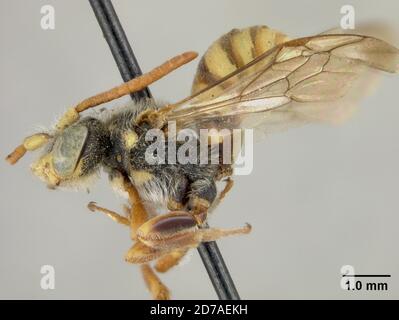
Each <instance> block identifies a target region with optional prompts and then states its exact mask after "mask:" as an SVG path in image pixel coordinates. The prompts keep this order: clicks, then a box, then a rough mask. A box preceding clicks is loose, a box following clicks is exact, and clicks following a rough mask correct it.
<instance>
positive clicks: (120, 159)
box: [116, 154, 122, 163]
mask: <svg viewBox="0 0 399 320" xmlns="http://www.w3.org/2000/svg"><path fill="white" fill-rule="evenodd" d="M116 161H118V162H119V163H120V162H122V156H121V155H120V154H118V155H117V156H116Z"/></svg>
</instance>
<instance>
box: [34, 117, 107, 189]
mask: <svg viewBox="0 0 399 320" xmlns="http://www.w3.org/2000/svg"><path fill="white" fill-rule="evenodd" d="M108 144H109V136H108V134H107V131H106V129H105V127H104V125H103V124H102V123H101V122H100V121H99V120H97V119H94V118H84V119H82V120H81V121H79V122H77V123H76V124H73V125H71V126H69V127H67V128H65V129H63V130H62V131H61V132H57V133H56V134H55V135H54V138H53V139H51V141H49V143H48V145H47V147H46V151H45V153H44V154H43V155H42V156H41V157H40V158H39V159H38V160H37V161H36V162H34V163H33V164H32V166H31V169H32V172H33V173H34V174H35V175H36V176H38V177H39V178H40V179H42V180H43V181H44V182H46V183H47V185H48V186H49V187H50V188H55V187H57V186H68V185H71V184H74V185H76V182H78V180H79V179H82V178H83V177H87V176H89V175H91V174H92V173H94V172H95V171H96V169H97V168H98V167H99V166H100V165H101V163H102V160H103V158H104V155H105V154H106V152H107V149H108Z"/></svg>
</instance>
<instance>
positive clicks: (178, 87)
mask: <svg viewBox="0 0 399 320" xmlns="http://www.w3.org/2000/svg"><path fill="white" fill-rule="evenodd" d="M44 4H51V5H54V7H55V10H56V29H55V30H53V31H44V30H42V29H41V28H40V18H41V14H40V7H41V6H42V5H44ZM344 4H347V2H346V1H304V0H302V1H283V0H278V1H242V0H241V1H211V0H209V1H208V0H207V1H205V0H204V1H115V8H116V11H117V12H118V14H119V16H120V19H121V22H122V24H123V26H124V28H125V30H126V32H127V35H128V38H129V39H130V40H131V43H132V46H133V47H134V51H135V53H136V55H137V58H138V60H139V61H140V63H141V66H142V68H143V70H149V69H150V68H151V67H153V66H155V65H157V64H159V63H160V62H162V61H163V60H165V59H166V58H169V57H171V56H173V55H175V54H177V53H180V52H182V51H185V50H196V51H198V52H200V53H203V52H204V51H205V49H206V48H207V47H208V45H209V44H210V43H211V42H212V41H213V40H214V39H216V38H217V37H218V36H220V35H221V34H223V33H224V32H226V31H228V30H230V29H231V28H234V27H246V26H250V25H256V24H267V25H269V26H271V27H273V28H277V29H279V30H282V31H284V32H286V33H287V34H289V35H290V36H292V37H298V36H305V35H312V34H315V33H318V32H321V31H323V30H326V29H329V28H331V27H334V26H337V25H338V24H339V20H340V18H341V15H340V8H341V6H342V5H344ZM350 4H352V5H354V6H355V9H356V18H357V22H360V21H368V20H370V19H380V20H385V21H386V22H388V23H390V24H392V25H393V27H394V29H395V30H397V32H399V21H398V19H397V13H398V9H399V5H398V2H397V1H396V0H392V1H382V0H381V1H350ZM139 11H140V13H139ZM0 24H1V25H0V43H1V50H0V57H1V59H0V64H1V72H0V90H1V94H0V106H1V111H2V112H1V114H2V116H1V119H0V121H1V125H0V130H1V134H0V150H1V154H2V157H5V156H6V154H7V153H8V152H9V151H10V150H11V149H12V148H13V147H15V145H17V144H18V143H20V141H21V139H22V138H23V137H24V136H25V135H28V134H29V133H31V132H32V131H33V130H34V128H35V126H36V125H39V124H40V125H46V126H48V125H50V124H52V123H54V119H55V117H56V116H57V115H60V114H61V113H62V111H64V110H65V108H66V107H68V106H70V105H72V104H74V103H76V102H78V101H79V100H81V99H82V98H85V97H87V96H89V95H92V94H94V93H97V92H99V91H101V90H103V89H107V88H110V87H111V86H113V85H116V84H118V83H120V82H121V79H120V76H119V73H118V71H117V68H116V66H115V64H114V62H113V59H112V57H111V54H110V52H109V50H108V47H107V45H106V43H105V41H104V39H103V38H102V35H101V32H100V30H99V27H98V25H97V22H96V20H95V18H94V16H93V13H92V11H91V8H90V6H89V4H88V2H87V1H50V0H47V1H22V0H18V1H16V0H6V1H5V0H1V1H0ZM396 45H398V43H396ZM195 67H196V64H195V63H193V64H190V65H188V66H186V67H184V68H182V69H181V70H179V71H177V72H175V73H174V74H172V75H171V76H169V77H168V78H167V79H165V80H162V81H159V82H158V83H156V84H154V85H153V86H151V89H152V91H153V94H154V96H155V97H158V98H160V99H165V100H167V101H176V100H177V99H180V98H183V97H184V96H186V95H187V94H188V93H189V88H190V85H191V81H192V77H193V74H194V71H195ZM398 85H399V77H394V76H391V77H389V76H387V77H386V78H384V80H383V81H382V83H381V85H380V87H379V89H378V90H377V92H376V93H375V94H374V95H373V96H371V97H369V98H367V100H366V101H364V102H363V103H362V108H361V109H360V111H359V112H358V114H357V115H356V116H355V117H354V118H353V119H352V120H351V121H349V122H347V123H345V124H344V125H342V126H339V127H323V126H309V127H303V128H299V129H292V130H290V131H287V132H284V133H280V134H276V135H273V136H270V138H269V139H268V140H267V141H265V142H264V143H262V144H260V145H257V146H256V147H255V164H254V165H255V167H254V171H253V173H252V174H251V175H250V176H242V177H237V178H236V179H235V180H236V185H235V188H234V189H233V191H232V192H231V194H229V196H228V198H227V199H226V201H225V202H224V203H223V204H222V205H221V206H220V208H219V209H218V210H217V212H216V214H215V215H214V216H213V217H212V219H211V224H212V225H213V226H223V227H232V226H240V225H242V224H243V223H244V222H250V223H252V225H253V227H254V228H253V232H252V234H251V235H249V236H245V237H237V238H228V239H224V240H222V241H219V245H220V247H221V250H222V252H223V254H224V257H225V259H226V261H227V264H228V266H229V267H230V270H231V274H232V277H233V278H234V279H235V281H236V285H237V287H238V289H239V292H240V294H241V296H242V297H243V298H254V299H279V298H343V299H351V298H399V280H398V279H399V273H398V268H399V254H398V250H397V243H398V240H399V236H398V232H397V230H398V226H399V214H398V208H399V202H398V178H399V175H398V168H397V164H398V163H399V145H398V142H397V139H398V136H399V126H398V119H399V109H398V105H397V100H396V98H397V97H396V95H397V93H398ZM114 104H116V105H120V104H121V102H120V101H118V102H116V103H114ZM34 158H35V156H32V155H28V156H26V157H25V158H24V159H23V160H22V161H20V163H18V164H17V165H16V166H15V167H10V166H8V165H7V164H6V163H5V162H4V161H0V172H1V177H0V190H1V202H0V206H1V207H0V298H7V299H9V298H35V299H36V298H44V299H54V298H77V299H83V298H100V299H102V298H111V299H114V298H122V299H147V298H149V294H148V293H147V291H146V289H145V287H144V284H143V281H142V279H141V276H140V274H139V272H138V268H137V267H136V266H134V265H129V264H127V263H125V262H124V259H123V256H124V254H125V252H126V251H127V249H128V248H129V247H130V245H131V242H130V239H129V233H128V230H127V229H125V228H124V227H122V226H120V225H117V224H115V223H113V222H111V221H110V220H109V219H107V218H105V217H104V216H102V215H99V214H94V215H93V214H90V213H89V212H88V210H87V209H86V204H87V203H88V202H89V201H91V200H96V201H97V202H99V203H100V204H102V205H104V206H106V207H108V208H112V209H115V210H120V206H121V204H122V203H123V200H122V199H120V198H118V197H117V196H116V195H115V194H114V193H113V192H112V191H111V190H110V188H109V186H108V185H107V179H106V178H105V177H103V178H102V179H101V180H100V181H99V182H98V183H97V184H96V186H94V187H93V188H92V190H91V193H90V194H86V193H76V192H65V191H50V190H48V189H46V188H45V186H44V185H43V184H42V183H41V182H40V181H39V180H37V179H36V178H35V177H33V175H32V174H31V173H30V170H29V164H30V162H31V161H32V160H33V159H34ZM45 264H50V265H53V266H54V267H55V270H56V288H55V290H47V291H45V290H42V289H41V288H40V285H39V283H40V278H41V274H40V267H41V266H42V265H45ZM344 264H351V265H353V266H354V267H355V269H356V271H357V272H358V273H363V274H364V273H389V274H392V278H391V279H390V280H389V291H388V292H380V293H370V292H365V291H363V292H346V291H343V290H342V289H341V288H340V268H341V266H342V265H344ZM161 278H162V279H163V280H164V282H165V283H166V284H167V285H168V286H169V287H170V289H171V290H172V294H173V298H176V299H179V298H180V299H181V298H185V299H206V298H216V295H215V293H214V291H213V289H212V286H211V284H210V281H209V280H208V277H207V274H206V271H205V270H204V267H203V265H202V264H201V261H200V258H199V256H198V254H197V252H196V251H193V252H192V254H191V258H190V259H189V262H188V263H186V264H185V265H183V266H179V267H177V268H176V269H174V270H173V271H171V272H169V273H168V274H165V275H161Z"/></svg>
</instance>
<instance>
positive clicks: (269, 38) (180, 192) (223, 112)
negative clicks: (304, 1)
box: [7, 26, 399, 299]
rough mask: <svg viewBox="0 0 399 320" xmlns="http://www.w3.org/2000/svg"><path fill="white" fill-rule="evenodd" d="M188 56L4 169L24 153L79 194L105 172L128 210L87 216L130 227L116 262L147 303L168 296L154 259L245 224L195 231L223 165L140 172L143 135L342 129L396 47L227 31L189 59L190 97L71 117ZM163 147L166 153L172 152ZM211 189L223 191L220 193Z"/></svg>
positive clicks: (34, 143) (64, 122)
mask: <svg viewBox="0 0 399 320" xmlns="http://www.w3.org/2000/svg"><path fill="white" fill-rule="evenodd" d="M196 56H197V54H196V53H193V52H187V53H183V54H181V55H179V56H176V57H174V58H172V59H171V60H169V61H167V62H166V63H164V64H162V65H161V66H159V67H157V68H155V69H153V70H152V71H150V72H148V73H147V74H144V75H142V76H140V77H138V78H136V79H133V80H131V81H129V82H127V83H124V84H122V85H120V86H118V87H115V88H113V89H111V90H109V91H106V92H103V93H100V94H98V95H95V96H93V97H91V98H88V99H86V100H84V101H82V102H81V103H79V104H78V105H76V106H75V107H73V108H70V109H69V110H68V111H67V112H66V113H65V114H64V116H62V117H61V118H60V120H59V121H58V123H57V124H56V126H55V128H54V129H53V130H51V131H49V132H45V133H37V134H34V135H32V136H30V137H27V138H26V139H25V140H24V141H23V143H22V144H21V145H20V146H18V147H17V148H16V149H15V150H14V151H13V152H12V153H11V154H10V155H9V156H8V157H7V161H8V162H9V163H11V164H14V163H16V162H17V161H18V160H19V159H20V158H21V157H22V156H23V155H24V154H25V153H26V151H33V150H37V149H40V148H41V149H43V153H42V155H41V156H40V157H39V159H38V160H37V161H36V162H34V163H33V165H32V171H33V173H34V174H35V175H37V176H38V177H39V178H41V179H42V180H43V181H45V182H46V183H47V185H48V186H49V187H50V188H57V187H68V186H74V185H77V184H79V183H80V182H82V181H84V180H87V179H89V178H90V177H91V176H93V175H96V174H97V173H98V171H99V169H100V168H103V169H104V171H105V172H106V173H107V174H108V176H109V179H110V182H111V184H112V186H113V187H114V188H116V189H118V190H122V191H123V192H124V193H125V194H126V195H127V196H128V199H129V202H130V206H129V208H128V210H126V211H127V212H126V214H125V215H121V214H118V213H116V212H113V211H110V210H108V209H105V208H103V207H100V206H98V205H97V204H96V203H94V202H92V203H90V204H89V209H90V210H92V211H100V212H103V213H105V214H106V215H108V216H109V217H110V218H112V219H113V220H115V221H116V222H118V223H121V224H123V225H126V226H128V227H129V228H130V230H131V238H132V240H133V242H134V244H133V246H132V247H131V248H130V249H129V250H128V252H127V254H126V260H127V261H128V262H131V263H137V264H141V268H142V272H143V276H144V279H145V281H146V283H147V285H148V287H149V289H150V291H151V293H152V295H153V297H154V298H156V299H167V298H169V290H168V289H167V287H166V286H165V285H163V284H162V282H161V281H160V279H159V278H158V276H157V275H156V274H155V272H154V270H153V267H152V266H150V263H151V262H152V261H155V265H154V267H155V269H156V270H157V271H159V272H165V271H167V270H169V269H170V268H171V267H173V266H175V265H176V264H177V263H178V262H179V261H180V259H181V258H182V257H183V256H184V255H185V254H186V252H187V251H188V250H189V249H191V248H195V247H197V246H198V245H199V244H200V243H201V242H206V241H213V240H216V239H220V238H222V237H225V236H229V235H238V234H247V233H249V232H250V230H251V227H250V226H249V225H245V226H243V227H239V228H233V229H217V228H202V225H203V224H204V223H205V222H206V221H207V214H208V213H209V211H210V210H211V209H213V208H214V207H215V206H216V205H217V204H218V203H219V202H220V200H221V199H222V198H223V197H224V196H225V194H226V193H227V192H228V190H229V189H230V188H231V187H232V180H231V176H232V174H233V165H232V164H231V163H225V161H224V159H223V157H222V156H220V157H219V158H218V159H219V161H218V162H217V163H215V162H214V161H213V162H208V163H202V162H200V161H199V160H198V159H197V160H198V161H194V162H190V163H184V164H183V163H180V162H179V161H178V160H177V162H172V161H170V159H169V158H167V159H166V160H165V161H160V162H158V163H155V164H154V163H149V162H148V159H147V157H146V154H147V151H148V149H149V148H151V146H152V142H153V141H149V140H148V139H147V138H146V137H147V135H148V133H149V132H150V131H151V130H154V129H156V130H159V131H161V132H162V133H164V134H165V135H166V136H168V135H170V130H171V127H170V125H171V123H173V124H174V126H175V127H176V130H177V131H178V132H179V131H181V130H186V129H191V130H193V131H194V132H197V133H199V132H200V130H201V129H216V130H219V131H220V130H222V129H228V130H234V129H238V130H242V129H254V130H255V133H256V132H260V133H262V132H271V131H273V130H276V129H279V128H282V127H283V128H284V127H288V126H292V125H300V124H305V123H311V122H334V121H340V120H342V119H343V118H345V117H347V114H349V113H350V111H351V110H352V105H353V103H352V102H353V101H354V100H353V99H354V98H359V97H357V96H356V95H358V93H359V92H360V91H365V90H364V88H365V87H364V86H365V85H366V84H367V81H369V80H370V77H369V74H370V72H374V71H385V72H390V73H397V72H398V71H399V50H398V49H397V48H395V47H393V46H392V45H390V44H388V43H386V42H384V41H382V40H379V39H377V38H374V37H370V36H364V35H356V34H340V33H336V34H321V35H317V36H312V37H305V38H300V39H295V40H291V39H289V38H288V37H287V36H286V35H284V34H282V33H280V32H278V31H276V30H272V29H270V28H268V27H265V26H255V27H250V28H246V29H242V30H233V31H231V32H229V33H227V34H225V35H223V36H222V37H221V38H219V39H218V40H217V41H216V42H214V43H213V44H212V45H211V47H210V48H209V49H208V50H207V52H206V53H205V54H204V56H203V57H202V59H201V60H200V62H199V66H198V70H197V73H196V75H195V78H194V84H193V88H192V95H191V96H190V97H188V98H186V99H184V100H182V101H180V102H177V103H173V104H166V105H158V104H156V103H155V102H154V101H152V100H147V101H144V102H142V103H137V104H134V105H131V106H127V107H126V108H124V109H121V110H116V109H114V110H107V111H104V112H102V113H101V114H100V115H97V116H96V115H88V116H85V117H81V115H80V114H81V113H82V112H84V111H86V110H87V109H89V108H93V107H95V106H98V105H100V104H102V103H105V102H109V101H112V100H114V99H117V98H119V97H122V96H124V95H127V94H130V93H132V92H136V91H139V90H142V89H143V88H145V87H147V86H148V85H150V84H151V83H153V82H155V81H157V80H159V79H160V78H161V77H163V76H165V75H167V74H168V73H170V72H171V71H173V70H175V69H176V68H178V67H180V66H182V65H184V64H185V63H187V62H189V61H191V60H193V59H194V58H195V57H196ZM362 86H363V87H362ZM359 87H360V89H361V90H359ZM219 138H221V139H217V143H211V144H210V145H209V150H210V149H212V150H213V149H214V144H218V145H223V146H224V145H225V144H226V143H227V141H228V140H229V138H231V137H228V136H226V135H224V136H221V137H219ZM173 141H174V145H173V146H172V147H173V148H172V150H173V152H174V153H176V154H178V153H179V151H180V148H182V147H183V146H182V144H180V143H179V142H178V141H177V140H173ZM196 143H197V142H196ZM165 147H166V148H169V150H168V151H170V148H171V146H170V145H168V146H165ZM221 149H222V148H221ZM219 150H220V149H219ZM175 159H176V157H175ZM218 181H222V182H225V188H224V189H223V190H222V191H221V192H218V190H217V186H216V183H217V182H218Z"/></svg>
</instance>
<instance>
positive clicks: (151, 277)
mask: <svg viewBox="0 0 399 320" xmlns="http://www.w3.org/2000/svg"><path fill="white" fill-rule="evenodd" d="M141 273H142V274H143V277H144V281H145V283H146V285H147V287H148V289H149V290H150V292H151V294H152V296H153V298H154V299H155V300H169V299H170V292H169V290H168V288H167V287H165V286H164V285H163V283H162V282H161V280H160V279H159V278H158V276H157V275H156V274H155V272H154V271H153V270H152V268H151V267H150V266H149V265H148V264H143V265H141Z"/></svg>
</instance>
